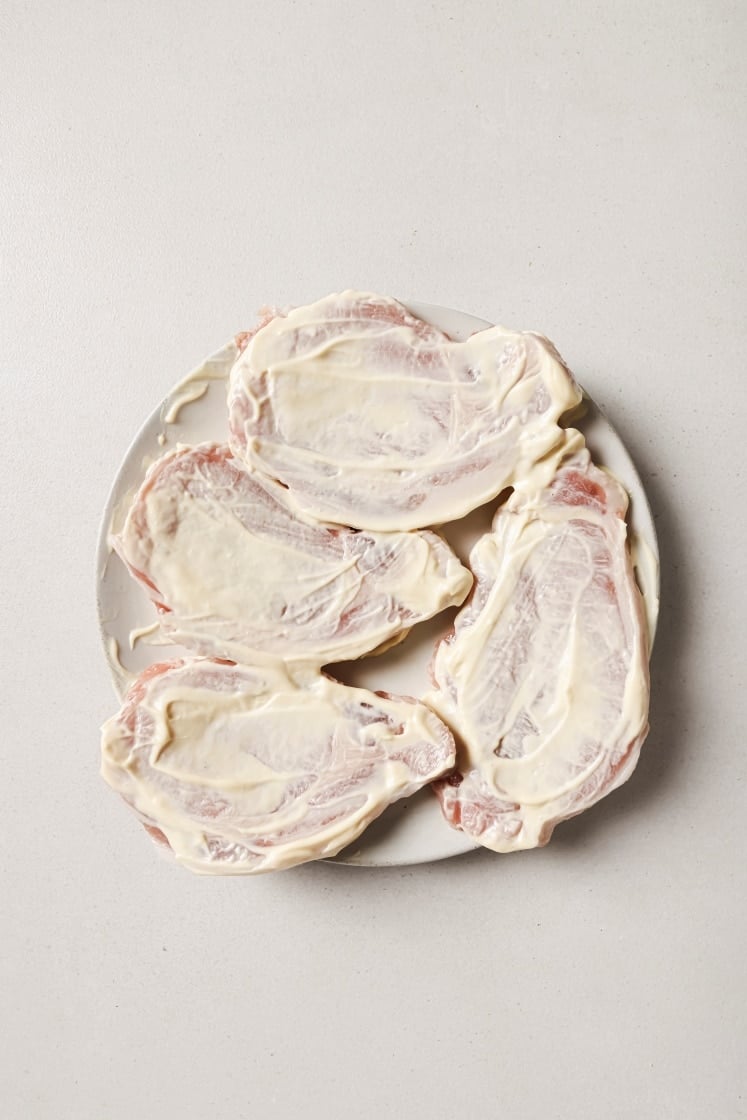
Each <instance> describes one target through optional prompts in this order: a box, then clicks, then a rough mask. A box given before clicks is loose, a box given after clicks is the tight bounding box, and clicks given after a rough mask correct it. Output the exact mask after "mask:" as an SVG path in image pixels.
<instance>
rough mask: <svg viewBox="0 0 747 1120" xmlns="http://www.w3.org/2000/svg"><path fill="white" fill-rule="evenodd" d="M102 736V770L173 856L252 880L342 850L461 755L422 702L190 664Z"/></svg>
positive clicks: (146, 690)
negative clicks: (253, 875) (392, 805)
mask: <svg viewBox="0 0 747 1120" xmlns="http://www.w3.org/2000/svg"><path fill="white" fill-rule="evenodd" d="M138 687H139V690H140V698H139V701H138V703H137V711H138V715H137V718H135V717H134V715H133V713H132V709H131V708H130V707H129V706H128V702H127V700H126V701H125V707H124V709H123V711H122V713H120V715H119V716H116V717H114V718H113V719H110V720H109V721H108V722H107V723H106V724H105V725H104V727H103V730H102V774H103V776H104V778H105V779H106V781H107V782H108V783H109V785H110V786H112V788H113V789H115V790H117V791H118V792H119V793H121V794H122V796H123V797H124V798H125V800H126V801H127V802H128V803H129V804H130V805H131V806H132V807H133V808H134V809H135V811H136V812H137V813H138V815H139V816H140V818H141V819H142V820H143V821H144V822H145V823H147V824H149V825H151V826H153V827H156V828H158V829H160V831H161V832H162V833H163V834H164V835H165V836H166V838H167V840H168V842H169V844H170V846H171V848H172V849H173V851H174V854H175V855H176V858H177V859H178V860H179V861H180V862H182V863H184V864H185V865H186V866H188V867H190V868H191V869H192V870H194V871H198V872H202V873H206V874H227V873H233V874H239V873H241V874H246V873H256V872H260V871H270V870H274V869H279V868H283V867H290V866H292V865H293V864H296V863H302V862H304V861H306V860H310V859H316V858H320V857H323V856H328V855H334V854H336V853H337V852H338V851H340V850H341V849H342V848H343V847H345V846H346V845H347V844H349V843H351V842H352V841H353V840H355V839H356V837H357V836H359V835H360V834H361V832H362V831H363V829H364V828H365V827H366V826H367V825H368V824H369V823H370V822H371V820H373V819H374V818H375V817H376V816H378V815H379V814H380V813H381V812H382V810H383V809H384V808H385V807H386V806H387V805H388V804H389V803H390V802H392V801H394V800H396V799H397V798H400V797H406V796H408V795H409V794H411V793H414V792H415V791H416V790H417V789H419V788H421V787H422V786H423V785H425V784H426V783H427V782H429V781H431V780H432V779H434V778H435V777H437V776H438V775H439V774H442V773H444V772H445V771H446V770H447V769H448V768H449V766H450V765H452V764H453V760H454V743H453V739H452V737H451V736H450V734H449V733H448V731H447V729H446V728H445V727H444V726H443V724H441V722H440V721H439V720H438V719H437V718H436V717H435V716H434V715H433V713H432V712H431V711H429V709H428V708H426V707H425V706H424V705H422V704H418V703H415V702H407V701H403V700H397V699H387V698H384V697H380V696H375V695H374V694H373V693H370V692H366V691H365V690H363V689H353V688H348V687H347V686H345V685H341V684H338V683H337V682H336V681H332V680H330V679H329V678H327V677H324V676H322V675H320V674H318V673H314V672H308V671H307V672H306V674H305V675H304V676H303V677H299V678H297V679H295V680H294V679H293V678H292V677H291V676H289V675H288V673H287V671H286V670H285V668H283V666H282V665H281V664H279V663H278V664H276V665H274V666H271V665H269V664H263V665H262V666H229V665H221V664H218V663H216V662H206V661H199V660H197V661H192V662H187V663H185V664H183V665H178V664H177V665H176V666H174V667H173V668H172V669H171V670H169V671H168V672H167V673H165V674H162V675H160V676H156V677H154V678H152V679H151V680H150V681H148V682H147V683H146V684H144V685H142V686H138Z"/></svg>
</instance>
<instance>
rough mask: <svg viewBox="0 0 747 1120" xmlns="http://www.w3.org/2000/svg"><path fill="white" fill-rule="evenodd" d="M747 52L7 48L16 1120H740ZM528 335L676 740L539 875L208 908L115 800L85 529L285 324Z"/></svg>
mask: <svg viewBox="0 0 747 1120" xmlns="http://www.w3.org/2000/svg"><path fill="white" fill-rule="evenodd" d="M746 36H747V18H746V16H745V9H744V7H743V6H741V5H738V4H730V3H724V2H714V3H709V4H703V3H692V2H689V3H685V4H684V5H681V4H674V3H669V2H667V3H664V4H658V5H654V6H651V5H649V4H642V3H632V4H631V3H626V4H622V3H620V4H618V3H614V4H610V5H604V6H597V5H594V4H591V3H574V4H570V5H567V6H566V7H564V8H563V9H562V10H561V9H558V7H557V5H554V4H550V3H544V2H542V3H538V4H532V5H528V4H525V5H492V4H487V3H485V4H479V3H465V4H463V5H459V6H457V5H456V4H453V5H444V4H425V3H414V4H412V5H410V6H409V8H407V9H405V8H403V7H402V6H401V5H398V4H394V3H382V4H378V5H373V4H371V5H359V4H354V5H351V4H342V3H318V4H301V3H298V4H293V3H288V2H280V3H275V4H271V5H267V4H264V5H259V4H252V3H238V2H237V3H227V2H216V3H213V4H210V5H208V4H197V3H184V4H180V5H170V4H166V3H163V4H156V5H154V4H152V3H151V4H145V3H129V4H119V5H118V4H101V3H83V2H80V0H69V2H68V3H66V4H63V5H58V4H51V3H37V4H33V5H32V4H28V5H27V4H22V3H19V2H14V0H10V3H6V4H5V5H4V6H3V10H2V12H0V73H1V74H2V78H1V79H0V94H2V98H3V101H4V102H5V109H4V111H3V113H2V125H1V126H0V127H1V128H2V143H1V144H0V159H2V163H3V171H2V178H1V180H0V183H1V185H0V192H1V194H2V197H1V199H0V203H1V204H0V213H1V214H2V222H1V223H0V247H1V249H2V277H1V279H0V283H1V285H2V288H1V290H0V302H1V305H2V313H0V343H1V344H0V366H1V368H0V379H1V380H0V384H2V389H3V394H4V409H3V417H4V423H5V429H6V431H5V438H4V439H3V441H2V447H1V448H0V457H1V458H2V467H1V473H0V478H1V479H2V483H1V484H0V504H1V505H0V512H1V514H2V533H1V534H0V570H1V571H2V572H3V578H4V583H5V595H4V606H3V610H2V616H3V639H4V641H3V647H2V652H1V653H0V667H1V669H2V681H3V687H2V691H1V692H0V706H1V708H2V717H1V718H2V723H1V726H2V733H1V734H0V765H1V766H2V775H3V789H4V805H3V826H4V827H3V845H2V853H1V854H0V874H1V875H2V888H3V907H2V919H1V920H2V932H1V937H2V945H1V948H2V952H1V953H0V970H1V972H2V984H3V989H4V992H5V993H6V994H5V995H4V997H3V1006H4V1009H5V1013H6V1018H7V1020H8V1021H7V1025H6V1030H5V1032H4V1042H3V1046H2V1047H1V1048H0V1080H1V1081H2V1084H3V1098H4V1101H5V1110H6V1112H7V1114H8V1115H9V1116H13V1117H23V1118H24V1120H37V1118H38V1120H41V1118H43V1120H48V1118H49V1120H56V1118H57V1117H60V1116H74V1117H76V1120H89V1118H90V1120H101V1118H102V1117H106V1118H107V1120H125V1118H129V1117H131V1116H133V1115H141V1116H151V1115H153V1116H155V1115H159V1116H164V1117H167V1118H171V1117H175V1118H176V1117H179V1118H180V1120H193V1118H194V1120H197V1118H202V1117H203V1116H206V1115H211V1116H217V1117H227V1118H233V1117H238V1116H245V1115H252V1116H263V1117H264V1116H268V1117H269V1116H273V1117H274V1116H277V1117H281V1118H283V1120H285V1118H286V1117H287V1118H289V1120H290V1118H291V1117H295V1116H303V1115H307V1116H313V1117H317V1116H318V1117H330V1116H332V1117H337V1116H355V1117H365V1118H368V1117H376V1116H379V1115H382V1114H384V1113H385V1112H391V1113H392V1114H396V1115H401V1116H406V1117H413V1118H416V1120H419V1118H420V1117H424V1118H425V1117H440V1116H451V1115H456V1114H459V1115H465V1116H466V1115H486V1116H497V1115H511V1116H513V1117H519V1118H524V1117H527V1118H532V1120H533V1118H535V1117H537V1116H539V1115H547V1116H558V1117H565V1116H573V1117H574V1120H586V1118H589V1120H591V1118H592V1117H593V1118H595V1120H596V1118H597V1117H599V1116H604V1117H610V1118H617V1117H621V1118H622V1117H627V1116H630V1115H637V1116H640V1117H645V1118H652V1120H653V1118H659V1117H676V1118H677V1120H689V1118H693V1120H695V1118H700V1117H702V1116H718V1117H732V1116H742V1115H745V1114H747V1104H746V1100H747V1092H746V1091H745V1076H744V1073H743V1069H744V1054H743V1040H744V1035H745V1027H746V1026H747V1023H746V1022H745V1010H744V1008H745V996H746V995H747V993H746V992H745V979H744V969H743V945H744V939H745V909H744V896H745V886H746V883H745V879H746V877H747V875H746V872H745V861H744V855H743V847H744V844H743V839H742V831H743V830H742V823H743V821H744V817H745V787H744V758H743V748H744V727H745V722H746V720H745V712H744V665H745V646H744V640H743V629H744V617H745V594H744V581H745V574H746V573H745V565H744V553H745V545H746V544H747V541H746V540H745V535H744V534H745V526H744V510H745V497H746V495H745V480H744V471H743V462H742V460H743V442H742V432H743V425H744V415H745V406H746V405H747V400H746V397H745V388H744V386H745V381H744V373H743V364H744V355H745V352H746V351H747V337H746V336H745V335H746V328H745V316H744V307H745V295H746V294H747V291H746V285H745V265H744V261H745V259H746V257H747V237H746V236H745V232H746V231H745V210H744V198H745V192H746V190H747V173H746V167H747V164H746V162H745V142H744V136H745V130H746V127H747V121H746V120H745V103H746V98H747V88H746V82H745V71H744V66H743V54H744V43H745V37H746ZM346 285H355V286H359V287H371V288H373V289H378V290H381V291H384V292H389V293H392V294H394V295H400V296H403V297H410V298H417V299H422V300H428V301H431V302H434V303H440V304H444V305H446V306H453V307H461V308H464V309H465V310H468V311H471V312H472V313H474V314H475V315H479V316H483V317H484V318H487V319H490V320H499V321H503V322H505V323H507V324H509V325H511V326H515V327H520V328H534V329H539V330H542V331H544V332H545V333H547V334H548V335H550V337H551V338H553V339H554V340H555V341H556V343H557V345H558V346H559V348H560V349H561V352H562V353H563V354H564V355H565V356H566V358H567V360H568V361H569V363H570V364H571V365H572V367H573V368H574V370H575V371H576V372H577V374H578V376H579V378H580V380H581V381H582V382H583V383H584V384H585V385H586V386H587V387H588V389H589V390H590V391H591V393H592V394H593V395H594V397H595V398H596V399H597V400H598V402H599V403H600V404H601V405H602V406H603V407H604V408H606V410H607V411H608V414H609V416H610V419H611V420H612V422H613V423H614V424H615V426H616V427H617V428H618V430H619V431H620V433H621V434H622V435H623V437H624V438H625V439H626V440H627V442H628V444H629V447H630V449H631V451H632V452H633V454H634V457H635V458H636V461H637V464H638V466H639V469H640V471H641V474H642V476H643V478H644V481H645V483H646V485H647V488H648V491H649V494H650V498H651V503H652V506H653V510H654V513H655V515H656V518H657V527H658V531H659V537H660V545H661V551H662V564H663V598H662V613H661V620H660V629H659V634H658V637H657V647H656V652H655V659H654V667H653V678H654V689H655V692H654V704H653V712H652V731H651V735H650V738H649V741H648V744H647V746H646V748H645V750H644V755H643V758H642V761H641V764H640V767H639V769H638V771H637V772H636V774H635V776H634V778H633V779H632V780H631V782H630V783H629V784H628V785H627V786H626V787H625V788H624V789H623V790H621V791H620V792H618V793H617V794H615V795H613V797H612V798H610V799H609V800H608V801H607V802H604V803H602V804H601V805H599V806H598V807H597V808H596V809H594V810H593V811H591V812H590V813H589V814H588V815H586V816H584V817H583V818H580V819H578V820H576V821H573V822H570V823H568V824H566V825H564V826H561V827H560V828H559V829H558V831H557V833H556V837H555V839H554V840H553V842H552V844H551V846H550V847H549V848H547V849H545V850H544V851H541V852H535V853H528V854H525V855H519V856H514V857H505V858H500V857H493V856H490V855H488V854H487V853H477V854H475V855H471V856H465V857H462V858H460V859H457V860H452V861H448V862H445V863H442V864H434V865H430V866H423V867H417V868H413V869H410V870H401V869H400V870H387V871H383V870H382V871H371V870H363V869H356V868H345V867H335V866H330V865H319V866H312V867H308V868H302V869H298V870H295V871H292V872H287V873H283V874H280V875H278V876H270V877H267V878H264V879H259V880H256V881H232V880H226V881H215V882H213V881H209V882H206V881H202V880H200V879H196V878H192V877H190V876H189V875H188V874H187V873H185V872H180V871H179V870H177V869H174V868H172V867H170V866H169V865H168V864H167V863H165V862H162V861H160V860H158V859H156V858H155V857H154V854H153V852H152V850H151V847H150V846H149V844H148V843H147V841H146V839H145V838H144V837H141V836H140V835H139V834H138V832H137V829H136V828H135V826H134V824H133V822H132V820H131V819H130V818H129V816H128V815H127V814H126V813H125V811H124V810H123V809H121V808H120V806H119V805H118V804H117V803H116V799H115V798H114V797H113V796H111V795H109V794H108V792H107V791H106V789H105V788H104V787H103V786H102V784H101V782H100V779H99V778H98V775H97V767H98V758H97V754H98V742H97V739H98V737H97V726H98V724H99V723H100V722H101V721H102V720H103V719H104V718H105V717H106V716H107V715H108V714H109V713H110V711H111V710H112V706H113V697H112V693H111V688H110V684H109V681H108V677H107V673H106V669H105V666H104V661H103V658H102V656H101V653H100V650H99V648H98V637H97V632H96V622H95V611H94V603H93V592H92V582H93V552H94V543H95V537H96V529H97V518H98V515H99V511H100V509H101V507H102V506H103V503H104V499H105V496H106V491H107V488H108V486H109V483H110V480H111V478H112V476H113V474H114V472H115V470H116V467H117V465H118V462H119V460H120V458H121V456H122V453H123V451H124V448H125V446H126V445H127V443H128V441H129V439H130V437H131V435H132V433H133V432H134V431H135V430H136V429H137V427H138V426H139V424H140V422H141V421H142V419H143V418H144V417H145V415H146V414H147V413H148V412H149V411H150V409H151V408H152V407H153V406H154V405H155V404H156V403H157V401H158V400H159V399H160V397H161V396H162V395H163V393H164V392H165V391H166V389H168V388H169V386H170V385H171V384H172V383H173V381H174V380H175V379H176V378H177V377H179V376H180V375H181V374H183V373H184V372H185V371H186V370H187V369H189V368H191V367H192V366H193V365H194V364H195V362H197V361H199V360H200V359H201V358H202V357H203V356H204V355H205V354H207V353H209V352H210V351H211V350H213V349H214V348H215V347H216V346H217V345H219V344H220V343H222V342H223V340H224V339H225V338H227V337H228V336H230V334H231V333H232V332H233V331H235V330H236V329H238V328H241V327H243V326H246V325H248V324H249V323H251V321H252V318H253V314H254V311H255V310H256V308H257V307H258V306H259V305H260V304H261V303H263V302H265V301H273V302H278V303H286V302H293V301H306V300H309V299H313V298H315V297H317V296H319V295H321V294H323V293H325V292H326V291H328V290H330V289H334V288H339V287H342V286H346Z"/></svg>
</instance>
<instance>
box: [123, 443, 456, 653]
mask: <svg viewBox="0 0 747 1120" xmlns="http://www.w3.org/2000/svg"><path fill="white" fill-rule="evenodd" d="M113 543H114V546H115V548H116V549H117V551H118V552H119V554H120V556H121V557H122V558H123V559H124V560H125V562H126V563H127V565H128V566H129V568H130V570H131V571H132V572H133V574H135V575H136V576H137V578H139V579H140V580H141V581H142V582H143V583H144V584H145V585H146V587H147V589H148V591H149V594H150V595H151V596H152V598H153V599H154V600H155V601H156V602H157V603H159V604H160V605H161V607H166V608H168V609H167V611H166V612H164V613H162V614H161V630H162V631H163V633H165V634H167V635H168V636H169V637H171V638H172V639H173V640H174V641H176V642H179V643H180V644H181V645H183V646H185V647H186V648H188V649H191V650H194V651H195V652H197V653H201V654H205V655H210V656H219V657H228V658H231V659H232V660H238V661H246V660H250V661H251V660H252V659H253V658H256V657H257V656H259V655H261V654H270V655H272V656H274V657H282V658H284V659H286V660H288V661H304V662H309V663H312V664H317V665H321V664H325V663H330V662H333V661H341V660H345V659H349V658H355V657H359V656H360V655H361V654H363V653H368V652H370V651H372V650H374V649H377V648H378V647H381V646H382V645H387V644H390V643H392V642H393V641H396V640H401V639H402V638H403V637H404V636H405V635H406V633H407V632H408V630H409V629H410V628H411V627H412V626H413V625H415V624H416V623H418V622H420V621H422V620H424V619H426V618H430V617H431V616H432V615H434V614H436V613H437V612H438V611H440V610H442V609H443V608H445V607H448V606H454V605H456V604H459V603H461V602H462V601H463V600H464V597H465V596H466V594H467V592H468V591H469V588H470V587H471V585H472V576H471V575H470V573H469V572H468V571H467V569H466V568H464V567H463V566H462V564H461V563H460V562H459V560H458V559H457V557H456V556H455V555H454V554H453V553H452V552H451V550H450V549H449V547H448V545H447V544H446V543H445V542H444V541H443V540H442V539H441V537H439V536H438V535H437V534H436V533H432V532H420V533H354V532H351V531H349V530H342V529H338V528H328V527H325V526H322V525H317V524H313V523H311V522H310V521H309V520H308V519H302V518H300V517H298V516H297V515H295V514H294V513H293V512H292V510H291V509H290V508H289V507H288V505H287V503H286V501H285V491H284V490H283V489H282V487H280V486H278V485H276V484H273V483H271V482H269V481H268V480H263V479H262V478H261V477H260V476H257V475H256V474H253V473H251V472H249V471H248V470H246V469H245V468H243V467H242V466H241V464H240V463H238V462H237V461H236V460H235V459H234V458H233V457H232V455H231V453H230V451H229V450H228V449H227V448H226V447H223V446H221V445H216V444H201V445H199V446H197V447H193V448H180V449H177V450H176V451H174V452H171V453H169V454H167V455H165V456H163V457H162V458H161V459H159V460H158V461H157V462H156V463H155V464H154V465H153V466H152V467H151V469H150V471H149V472H148V475H147V477H146V480H145V482H144V484H143V486H142V487H141V489H140V491H139V493H138V494H137V496H136V497H135V499H134V501H133V502H132V505H131V507H130V511H129V514H128V516H127V519H126V522H125V525H124V527H123V528H122V530H121V532H120V533H119V535H118V536H117V537H115V538H114V541H113Z"/></svg>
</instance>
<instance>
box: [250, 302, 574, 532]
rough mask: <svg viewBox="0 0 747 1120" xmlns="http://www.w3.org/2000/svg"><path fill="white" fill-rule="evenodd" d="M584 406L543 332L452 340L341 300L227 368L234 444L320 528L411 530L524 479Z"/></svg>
mask: <svg viewBox="0 0 747 1120" xmlns="http://www.w3.org/2000/svg"><path fill="white" fill-rule="evenodd" d="M580 400H581V392H580V390H579V388H578V386H577V385H576V384H575V382H574V380H573V378H572V376H571V375H570V373H569V372H568V370H567V368H566V367H565V365H564V364H563V362H562V360H561V359H560V358H559V356H558V354H557V352H556V351H555V349H554V348H553V346H552V345H551V344H550V343H549V342H548V341H547V340H546V339H544V338H542V337H540V336H539V335H535V334H526V333H524V334H522V333H517V332H515V331H509V330H507V329H506V328H504V327H492V328H490V329H487V330H483V331H479V332H478V333H477V334H474V335H472V337H471V338H469V339H468V340H467V341H466V342H454V341H452V340H450V339H449V338H447V337H446V336H445V335H444V334H442V332H440V331H438V330H436V329H435V328H434V327H431V326H429V325H427V324H425V323H424V322H423V321H422V320H419V319H416V318H414V317H413V316H411V315H410V314H409V313H408V312H407V311H406V310H405V308H404V307H402V305H401V304H399V303H397V302H396V301H395V300H392V299H388V298H386V297H381V296H375V295H370V294H366V293H360V292H344V293H342V294H340V295H332V296H329V297H327V298H326V299H323V300H320V301H319V302H317V303H314V304H311V305H309V306H307V307H300V308H295V309H294V310H292V311H290V312H288V313H287V314H285V315H278V316H276V317H275V318H273V319H271V320H270V321H269V322H267V323H266V324H265V325H264V326H262V327H261V329H259V330H258V331H257V332H256V334H254V336H253V337H252V338H251V339H250V340H249V342H248V344H247V346H246V349H245V350H244V352H243V353H242V354H241V356H240V357H239V358H238V360H237V362H236V364H235V366H234V367H233V369H232V371H231V377H230V384H229V410H230V425H231V442H232V446H233V448H234V450H235V451H236V453H237V454H238V455H240V456H242V457H243V458H245V459H246V461H247V462H248V463H250V464H251V465H252V466H254V467H255V468H257V469H258V470H260V471H262V472H263V473H264V474H266V475H268V476H269V477H272V478H276V479H278V480H280V481H281V482H282V483H283V484H284V485H286V486H288V487H289V492H288V500H289V501H290V502H292V503H293V504H295V505H296V506H297V508H299V509H301V510H304V511H305V512H306V513H307V514H310V515H312V516H313V517H316V518H318V519H319V520H322V521H329V522H336V523H338V524H345V525H352V526H355V527H358V528H368V529H379V530H402V529H414V528H421V527H424V526H427V525H436V524H442V523H444V522H448V521H453V520H455V519H456V518H459V517H461V516H462V515H463V514H465V513H467V512H468V511H469V510H471V509H474V508H476V507H477V506H479V505H481V504H483V503H484V502H486V501H488V500H489V499H490V498H492V497H494V496H495V495H496V494H498V493H499V492H500V491H501V490H502V489H504V488H505V487H506V486H509V485H511V484H513V483H514V482H515V481H516V480H518V479H521V478H524V477H525V476H526V475H527V474H528V472H530V471H531V469H532V467H533V465H534V464H535V463H536V462H537V460H539V459H541V458H542V457H543V456H545V455H546V454H547V453H548V452H549V451H550V450H551V449H552V448H553V447H554V446H556V445H557V444H558V442H559V441H560V440H561V439H562V432H561V429H560V428H559V427H558V425H557V420H558V418H559V417H560V416H561V415H562V414H564V413H566V412H567V411H568V410H570V409H572V408H574V407H575V406H577V405H578V404H579V402H580Z"/></svg>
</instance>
